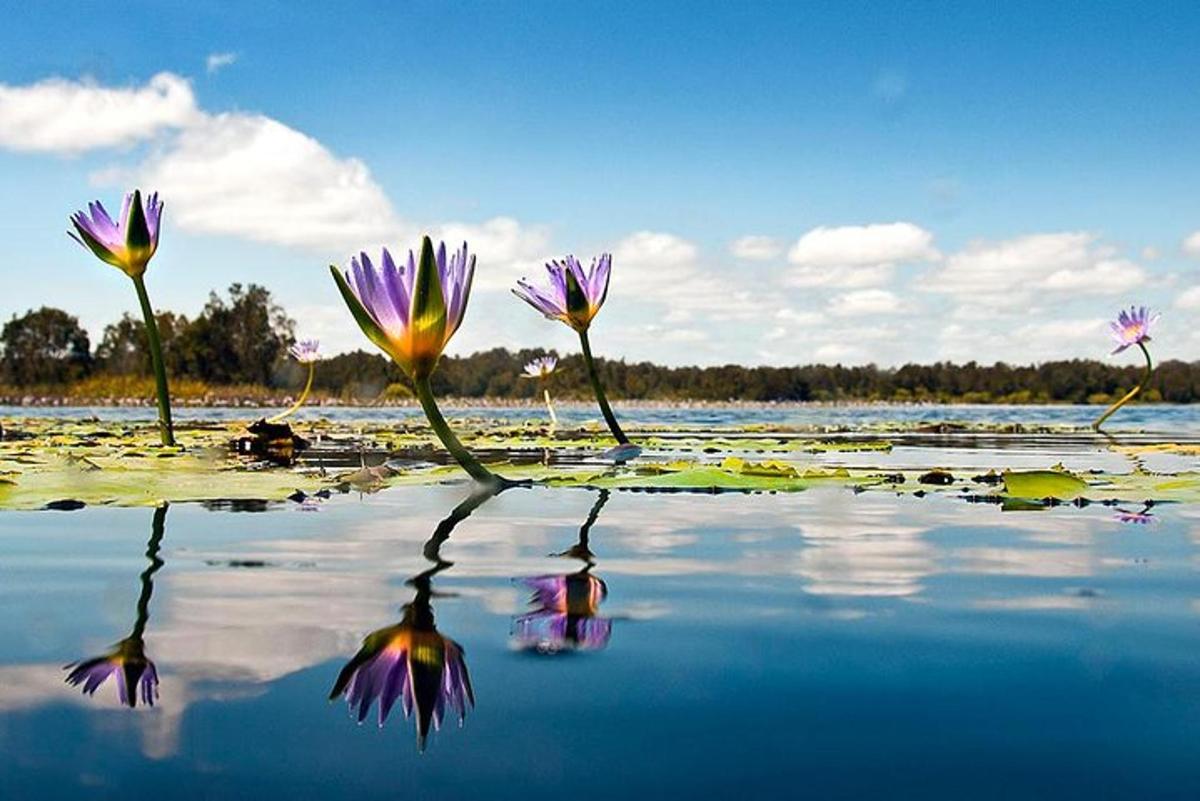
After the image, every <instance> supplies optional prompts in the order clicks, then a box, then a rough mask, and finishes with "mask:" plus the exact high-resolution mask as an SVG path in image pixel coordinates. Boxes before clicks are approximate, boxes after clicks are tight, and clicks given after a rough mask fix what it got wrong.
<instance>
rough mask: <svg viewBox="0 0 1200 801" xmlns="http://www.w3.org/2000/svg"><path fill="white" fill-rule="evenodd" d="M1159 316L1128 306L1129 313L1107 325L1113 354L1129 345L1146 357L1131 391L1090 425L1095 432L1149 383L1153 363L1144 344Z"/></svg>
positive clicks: (1121, 315)
mask: <svg viewBox="0 0 1200 801" xmlns="http://www.w3.org/2000/svg"><path fill="white" fill-rule="evenodd" d="M1159 316H1160V315H1158V314H1155V313H1153V312H1151V311H1150V310H1149V309H1147V308H1146V307H1145V306H1138V307H1134V306H1130V307H1129V311H1124V310H1122V311H1121V313H1120V314H1119V315H1117V319H1116V322H1113V323H1109V329H1110V331H1111V333H1112V337H1113V340H1114V341H1115V342H1116V343H1117V349H1116V350H1114V351H1113V354H1114V355H1115V354H1117V353H1120V352H1121V351H1123V350H1125V349H1126V348H1128V347H1130V346H1131V345H1137V346H1138V347H1139V348H1140V349H1141V351H1142V355H1143V356H1145V357H1146V371H1145V372H1144V373H1142V380H1141V381H1139V382H1138V383H1137V385H1136V386H1135V387H1134V388H1133V389H1131V390H1129V392H1127V393H1125V395H1123V396H1122V397H1121V398H1120V399H1118V400H1117V401H1116V402H1115V403H1114V404H1112V405H1111V406H1109V407H1108V408H1107V409H1106V410H1105V411H1104V414H1102V415H1100V416H1099V417H1098V418H1096V422H1094V423H1092V428H1093V429H1095V430H1096V431H1099V430H1100V426H1102V425H1103V424H1104V421H1105V420H1107V419H1108V418H1110V417H1112V416H1113V414H1115V413H1116V411H1117V410H1118V409H1120V408H1121V407H1122V406H1124V405H1125V404H1126V403H1129V401H1131V400H1133V399H1134V398H1135V397H1137V395H1138V393H1140V392H1141V391H1142V390H1143V389H1145V388H1146V384H1148V383H1149V382H1150V376H1151V374H1152V373H1153V372H1154V362H1153V361H1151V359H1150V351H1149V350H1147V349H1146V343H1147V342H1149V341H1150V328H1151V327H1152V326H1153V325H1154V324H1155V323H1156V322H1158V318H1159Z"/></svg>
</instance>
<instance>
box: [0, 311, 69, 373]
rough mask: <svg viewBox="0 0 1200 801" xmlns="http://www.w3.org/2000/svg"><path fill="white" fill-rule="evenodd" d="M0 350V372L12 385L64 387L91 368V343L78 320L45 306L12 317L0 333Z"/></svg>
mask: <svg viewBox="0 0 1200 801" xmlns="http://www.w3.org/2000/svg"><path fill="white" fill-rule="evenodd" d="M0 349H2V352H3V355H2V357H0V367H2V370H0V372H2V374H3V377H4V381H5V382H6V383H8V384H13V385H15V386H31V385H35V384H65V383H68V382H71V381H75V380H77V379H80V378H83V377H84V376H86V375H87V374H88V373H89V372H91V369H92V355H91V343H90V342H89V341H88V335H87V331H84V330H83V328H82V327H81V326H80V325H79V319H78V318H76V317H72V316H71V315H69V314H67V313H66V312H65V311H63V310H62V309H54V308H50V307H49V306H43V307H42V308H40V309H38V310H37V311H33V310H30V311H28V312H26V313H25V314H24V315H22V316H21V317H17V316H16V315H15V314H14V315H13V317H12V319H11V320H9V321H8V322H7V323H5V324H4V330H3V332H0Z"/></svg>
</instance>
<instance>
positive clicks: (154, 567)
mask: <svg viewBox="0 0 1200 801" xmlns="http://www.w3.org/2000/svg"><path fill="white" fill-rule="evenodd" d="M169 506H170V504H167V503H163V505H162V506H159V507H157V508H155V510H154V519H153V521H152V522H151V524H150V541H149V542H148V543H146V558H147V559H149V560H150V566H149V567H147V568H146V569H145V570H143V571H142V575H141V581H142V591H141V593H140V594H139V595H138V602H137V621H136V622H135V623H134V624H133V632H132V633H131V634H130V635H129V636H130V638H132V639H138V640H140V639H141V638H142V635H143V634H145V632H146V623H147V622H148V621H149V620H150V596H151V595H153V594H154V574H155V573H157V572H158V569H159V568H160V567H162V566H163V560H162V559H160V558H159V556H158V552H159V550H160V549H161V548H162V538H163V532H164V531H165V529H166V522H167V509H168V508H169Z"/></svg>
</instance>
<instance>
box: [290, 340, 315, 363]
mask: <svg viewBox="0 0 1200 801" xmlns="http://www.w3.org/2000/svg"><path fill="white" fill-rule="evenodd" d="M288 353H289V354H291V357H292V358H293V359H295V360H296V361H298V362H300V364H312V363H313V362H319V361H320V360H321V342H320V340H316V339H302V340H300V341H299V342H297V343H296V344H295V345H292V346H291V347H290V348H288Z"/></svg>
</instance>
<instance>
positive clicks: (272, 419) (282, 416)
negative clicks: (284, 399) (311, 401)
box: [267, 362, 317, 423]
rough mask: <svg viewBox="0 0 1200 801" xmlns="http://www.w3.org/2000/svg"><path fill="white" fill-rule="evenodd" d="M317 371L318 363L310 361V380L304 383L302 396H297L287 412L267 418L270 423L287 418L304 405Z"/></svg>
mask: <svg viewBox="0 0 1200 801" xmlns="http://www.w3.org/2000/svg"><path fill="white" fill-rule="evenodd" d="M316 373H317V363H316V362H309V363H308V381H306V382H305V383H304V391H303V392H301V393H300V397H299V398H296V402H295V403H293V404H292V405H291V407H290V408H289V409H288V410H287V411H286V412H280V413H279V414H277V415H275V416H274V417H269V418H267V422H268V423H278V422H279V421H280V420H285V419H287V418H288V417H291V416H292V415H293V414H295V412H296V410H297V409H299V408H300V407H301V406H303V405H304V401H306V400H308V393H309V391H311V390H312V385H313V376H314V375H316Z"/></svg>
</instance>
